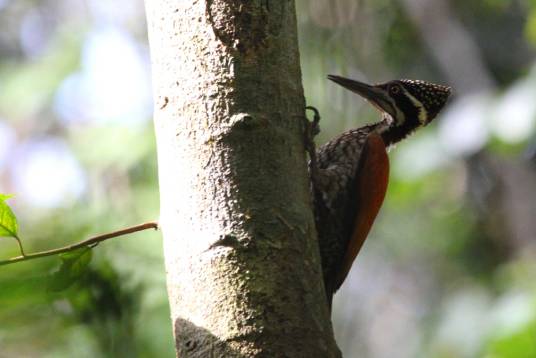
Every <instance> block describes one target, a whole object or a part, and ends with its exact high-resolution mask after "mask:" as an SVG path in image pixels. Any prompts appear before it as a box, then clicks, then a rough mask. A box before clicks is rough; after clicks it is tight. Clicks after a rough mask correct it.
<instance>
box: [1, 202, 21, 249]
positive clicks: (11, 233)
mask: <svg viewBox="0 0 536 358" xmlns="http://www.w3.org/2000/svg"><path fill="white" fill-rule="evenodd" d="M10 197H11V195H6V194H0V237H2V236H4V237H14V238H17V235H18V230H19V225H18V224H17V218H16V217H15V214H13V211H12V210H11V208H10V207H9V205H7V204H6V202H5V201H6V199H9V198H10Z"/></svg>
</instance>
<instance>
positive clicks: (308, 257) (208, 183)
mask: <svg viewBox="0 0 536 358" xmlns="http://www.w3.org/2000/svg"><path fill="white" fill-rule="evenodd" d="M146 8H147V18H148V27H149V39H150V45H151V57H152V66H153V67H152V69H153V86H154V98H155V129H156V136H157V146H158V166H159V180H160V200H161V218H160V225H161V227H162V231H163V235H164V255H165V260H166V268H167V283H168V294H169V301H170V306H171V317H172V320H173V326H174V335H175V340H176V349H177V355H178V356H181V357H182V356H184V357H207V356H215V357H233V356H237V357H246V356H247V357H257V356H263V357H335V356H339V355H340V353H339V350H338V348H337V346H336V344H335V341H334V338H333V332H332V327H331V322H330V318H329V313H328V309H327V304H326V298H325V293H324V288H323V284H322V275H321V268H320V258H319V253H318V244H317V241H316V232H315V227H314V220H313V214H312V206H311V199H310V193H309V179H308V175H307V168H306V164H305V163H306V161H305V154H304V141H303V117H304V106H305V103H304V97H303V89H302V85H301V73H300V67H299V54H298V44H297V34H296V16H295V5H294V1H286V0H285V1H284V0H277V1H270V0H262V1H261V0H255V1H254V0H252V1H234V0H206V1H201V0H199V1H198V0H188V1H187V0H176V1H169V0H168V1H166V0H148V1H146Z"/></svg>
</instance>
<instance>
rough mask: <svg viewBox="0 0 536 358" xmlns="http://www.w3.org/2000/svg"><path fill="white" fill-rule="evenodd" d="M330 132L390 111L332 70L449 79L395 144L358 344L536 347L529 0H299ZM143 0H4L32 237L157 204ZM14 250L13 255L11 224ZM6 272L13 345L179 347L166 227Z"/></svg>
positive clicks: (317, 102)
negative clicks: (425, 118) (58, 276)
mask: <svg viewBox="0 0 536 358" xmlns="http://www.w3.org/2000/svg"><path fill="white" fill-rule="evenodd" d="M297 5H298V26H299V35H300V49H301V61H302V70H303V83H304V88H305V94H306V98H307V102H308V104H310V105H314V106H316V107H317V108H318V109H319V110H320V111H321V113H322V115H323V120H322V122H321V127H322V132H321V134H320V135H319V137H318V138H317V141H318V143H323V142H325V141H327V140H328V139H329V138H331V137H332V136H334V135H336V134H338V133H340V132H341V131H343V130H345V129H348V128H352V127H356V126H360V125H363V124H366V123H369V122H371V121H375V120H377V119H378V114H377V113H376V112H375V111H374V110H373V109H372V108H371V106H370V105H368V104H366V103H365V102H364V101H362V100H361V99H359V98H357V97H355V96H354V95H352V94H351V93H349V92H347V91H345V90H343V89H342V88H340V87H337V86H336V85H335V84H333V83H330V82H328V81H327V80H326V75H327V74H338V75H343V76H348V77H353V78H356V79H359V80H364V81H368V82H373V83H374V82H382V81H386V80H390V79H394V78H412V79H423V80H428V81H432V82H437V83H441V84H448V85H451V86H452V87H453V88H454V90H455V95H454V97H453V98H452V100H451V101H450V103H449V106H448V108H446V109H445V110H444V111H443V112H442V114H441V115H440V116H439V117H438V118H437V120H436V121H435V122H434V123H432V124H431V125H430V126H429V127H427V128H426V129H424V130H421V131H420V132H419V133H417V134H416V135H414V136H412V137H411V138H410V139H408V140H406V141H404V142H403V143H401V144H399V145H398V146H397V147H396V148H395V149H394V150H392V151H391V154H390V157H391V167H392V172H391V180H390V186H389V191H388V194H387V199H386V202H385V205H384V207H383V209H382V211H381V215H380V217H379V219H378V220H377V222H376V224H375V226H374V229H373V232H372V234H371V235H370V237H369V239H368V241H367V242H366V245H365V247H364V249H363V251H362V252H361V254H360V255H359V258H358V259H357V261H356V262H357V264H356V265H354V268H353V270H352V272H351V275H350V276H349V278H348V279H347V281H346V283H345V284H344V286H343V288H342V289H341V290H340V291H339V293H338V294H337V295H336V296H335V303H334V307H335V309H334V317H333V320H334V328H335V332H336V337H337V341H338V342H339V345H340V347H341V349H342V350H343V352H344V356H345V357H349V358H351V357H371V358H376V357H438V358H443V357H445V358H446V357H536V260H535V259H536V250H535V243H536V129H535V128H536V123H535V121H536V57H535V56H534V54H535V49H536V1H534V0H479V1H477V0H470V1H469V0H433V1H426V0H393V1H386V0H360V1H356V0H331V1H327V0H297ZM149 71H150V68H149V52H148V45H147V34H146V23H145V18H144V7H143V3H142V1H141V0H136V1H132V0H114V1H110V2H107V1H99V0H85V1H82V0H41V1H32V0H17V1H15V0H0V192H2V193H14V194H16V197H15V198H14V199H11V200H10V204H11V205H13V209H14V211H15V213H16V215H17V216H18V218H19V221H20V226H21V232H20V234H21V235H20V236H21V237H22V239H23V241H24V244H25V247H26V250H27V251H37V250H43V249H48V248H53V247H58V246H62V245H65V244H68V243H72V242H75V241H79V240H80V239H82V238H85V237H87V236H88V235H91V234H96V233H100V232H108V231H112V230H114V229H117V228H121V227H124V226H128V225H132V224H136V223H140V222H142V221H147V220H154V219H156V218H157V217H158V191H157V190H158V188H157V174H156V155H155V143H154V134H153V129H152V123H151V112H152V108H151V106H152V103H151V102H152V100H151V85H150V72H149ZM0 252H1V253H2V254H1V256H2V258H7V257H10V256H14V255H17V254H18V251H17V247H16V245H15V243H14V241H12V240H11V239H3V240H0ZM59 263H60V259H59V258H48V259H41V260H36V261H31V262H27V263H21V264H17V265H12V266H6V267H2V268H1V270H0V322H1V324H0V357H122V356H129V357H132V356H139V357H173V356H174V348H173V339H172V336H171V324H170V322H169V318H168V317H169V310H168V306H167V299H166V290H165V277H164V267H163V261H162V250H161V239H160V235H159V234H158V233H154V232H150V231H146V232H143V233H140V234H136V235H135V236H133V237H124V238H120V239H115V240H111V241H108V242H106V243H103V244H101V245H100V246H99V247H98V248H97V249H96V250H94V255H93V260H92V262H91V264H90V265H89V268H88V269H86V270H82V272H81V273H80V276H79V277H76V280H73V281H76V282H75V283H74V284H72V285H70V286H69V287H63V286H66V285H61V284H59V285H58V284H57V282H56V283H55V282H54V277H55V272H57V270H58V267H59Z"/></svg>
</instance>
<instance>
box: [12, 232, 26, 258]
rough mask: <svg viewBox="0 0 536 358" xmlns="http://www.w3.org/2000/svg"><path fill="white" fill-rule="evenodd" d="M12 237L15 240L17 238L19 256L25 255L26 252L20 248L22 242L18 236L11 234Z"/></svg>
mask: <svg viewBox="0 0 536 358" xmlns="http://www.w3.org/2000/svg"><path fill="white" fill-rule="evenodd" d="M13 238H14V239H15V240H17V245H19V250H20V254H21V256H26V254H25V253H24V249H23V248H22V242H20V239H19V237H18V236H13Z"/></svg>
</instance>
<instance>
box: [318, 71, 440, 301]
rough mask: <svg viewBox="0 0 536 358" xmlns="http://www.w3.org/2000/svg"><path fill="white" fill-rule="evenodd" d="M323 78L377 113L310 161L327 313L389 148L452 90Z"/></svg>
mask: <svg viewBox="0 0 536 358" xmlns="http://www.w3.org/2000/svg"><path fill="white" fill-rule="evenodd" d="M328 79H329V80H331V81H333V82H335V83H336V84H338V85H340V86H342V87H344V88H345V89H347V90H350V91H352V92H354V93H356V94H358V95H359V96H361V97H363V98H364V99H366V100H367V101H368V102H370V103H371V104H372V105H373V106H374V107H376V108H377V109H378V110H379V111H380V113H381V120H380V121H378V122H376V123H372V124H368V125H365V126H362V127H359V128H355V129H350V130H348V131H346V132H344V133H342V134H340V135H339V136H337V137H335V138H333V139H332V140H330V141H328V142H327V143H326V144H324V145H322V146H320V147H319V148H318V149H317V150H316V151H315V152H314V153H315V155H314V156H315V158H311V159H310V163H309V164H310V171H311V178H312V179H311V180H312V191H313V199H314V209H315V210H314V211H315V224H316V229H317V233H318V242H319V248H320V258H321V262H322V273H323V280H324V288H325V290H326V296H327V302H328V305H329V308H330V311H331V306H332V300H333V295H334V294H335V292H336V291H337V290H338V289H339V288H340V287H341V285H342V283H343V282H344V280H345V279H346V276H347V275H348V272H349V271H350V268H351V267H352V264H353V262H354V260H355V258H356V256H357V254H358V253H359V251H360V249H361V247H362V246H363V243H364V241H365V239H366V238H367V235H368V233H369V231H370V229H371V227H372V224H373V223H374V220H375V219H376V216H377V214H378V212H379V210H380V208H381V206H382V203H383V200H384V198H385V193H386V190H387V185H388V180H389V158H388V156H387V150H388V148H389V147H391V146H393V145H394V144H396V143H398V142H399V141H401V140H403V139H404V138H406V137H407V136H409V135H410V134H412V133H413V132H415V131H416V130H417V129H419V128H421V127H424V126H426V125H428V124H429V123H430V122H431V121H432V120H433V119H434V118H435V117H436V116H437V114H438V113H439V112H440V111H441V109H442V108H443V107H444V106H445V104H446V103H447V100H448V99H449V97H450V95H451V88H450V87H449V86H443V85H438V84H433V83H430V82H425V81H421V80H408V79H399V80H392V81H389V82H385V83H380V84H375V85H370V84H366V83H363V82H359V81H356V80H353V79H349V78H345V77H341V76H336V75H328ZM313 159H314V160H313ZM311 163H312V164H311Z"/></svg>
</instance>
